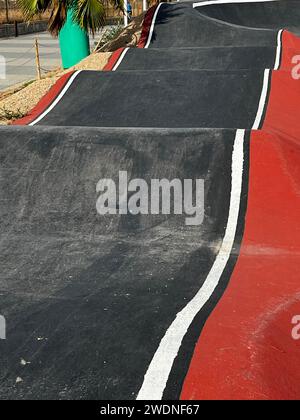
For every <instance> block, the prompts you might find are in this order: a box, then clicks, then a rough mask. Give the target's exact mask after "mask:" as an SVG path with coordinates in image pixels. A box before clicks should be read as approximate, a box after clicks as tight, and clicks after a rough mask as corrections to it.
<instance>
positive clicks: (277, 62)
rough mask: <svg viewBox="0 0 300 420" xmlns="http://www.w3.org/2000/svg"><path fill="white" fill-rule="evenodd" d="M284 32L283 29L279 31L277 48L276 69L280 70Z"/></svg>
mask: <svg viewBox="0 0 300 420" xmlns="http://www.w3.org/2000/svg"><path fill="white" fill-rule="evenodd" d="M282 33H283V29H281V30H280V31H279V32H278V36H277V50H276V59H275V65H274V70H279V68H280V64H281V63H280V59H281V50H282Z"/></svg>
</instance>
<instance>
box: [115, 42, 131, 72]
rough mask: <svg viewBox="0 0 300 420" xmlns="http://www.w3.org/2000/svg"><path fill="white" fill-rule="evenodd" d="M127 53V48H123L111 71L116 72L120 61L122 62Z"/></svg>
mask: <svg viewBox="0 0 300 420" xmlns="http://www.w3.org/2000/svg"><path fill="white" fill-rule="evenodd" d="M128 51H129V47H127V48H125V50H124V51H123V52H122V54H121V55H120V57H119V59H118V61H117V62H116V64H115V65H114V67H113V69H112V71H116V70H117V68H118V67H119V65H120V64H121V63H122V61H123V60H124V57H125V55H126V54H127V53H128Z"/></svg>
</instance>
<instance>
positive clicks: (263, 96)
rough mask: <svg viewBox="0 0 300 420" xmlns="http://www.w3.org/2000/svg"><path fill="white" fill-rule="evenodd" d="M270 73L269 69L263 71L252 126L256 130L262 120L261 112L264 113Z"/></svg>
mask: <svg viewBox="0 0 300 420" xmlns="http://www.w3.org/2000/svg"><path fill="white" fill-rule="evenodd" d="M270 75H271V70H269V69H266V70H265V72H264V80H263V88H262V92H261V96H260V100H259V105H258V110H257V114H256V118H255V121H254V124H253V127H252V129H253V130H258V129H259V126H260V123H261V121H262V117H263V113H264V110H265V106H266V101H267V95H268V88H269V82H270Z"/></svg>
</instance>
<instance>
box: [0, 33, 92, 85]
mask: <svg viewBox="0 0 300 420" xmlns="http://www.w3.org/2000/svg"><path fill="white" fill-rule="evenodd" d="M98 36H99V34H96V37H95V39H98V38H97V37H98ZM36 38H37V39H38V42H39V49H40V60H41V67H42V72H44V73H45V72H46V71H48V70H53V69H55V68H57V67H60V66H61V58H60V51H59V42H58V39H57V38H53V37H51V35H50V34H49V33H48V32H42V33H37V34H29V35H23V36H20V37H18V38H9V39H0V54H1V55H2V56H3V57H4V58H5V61H6V79H5V80H3V79H1V78H0V91H1V90H4V89H6V88H7V87H9V86H11V85H14V84H17V83H20V82H24V81H27V80H32V79H34V78H36V64H35V49H34V42H35V39H36ZM90 43H91V48H93V46H94V39H93V38H92V37H91V38H90Z"/></svg>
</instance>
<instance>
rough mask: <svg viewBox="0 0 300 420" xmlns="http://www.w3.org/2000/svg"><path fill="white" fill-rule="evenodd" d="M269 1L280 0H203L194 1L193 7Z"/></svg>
mask: <svg viewBox="0 0 300 420" xmlns="http://www.w3.org/2000/svg"><path fill="white" fill-rule="evenodd" d="M270 1H280V0H211V1H203V2H201V3H194V4H193V7H194V8H196V7H203V6H211V5H213V4H233V3H241V4H242V3H267V2H270Z"/></svg>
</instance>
